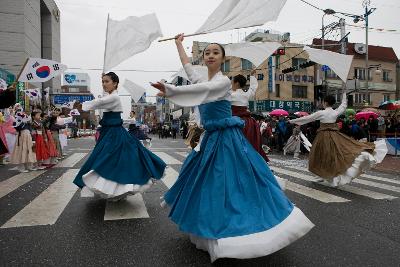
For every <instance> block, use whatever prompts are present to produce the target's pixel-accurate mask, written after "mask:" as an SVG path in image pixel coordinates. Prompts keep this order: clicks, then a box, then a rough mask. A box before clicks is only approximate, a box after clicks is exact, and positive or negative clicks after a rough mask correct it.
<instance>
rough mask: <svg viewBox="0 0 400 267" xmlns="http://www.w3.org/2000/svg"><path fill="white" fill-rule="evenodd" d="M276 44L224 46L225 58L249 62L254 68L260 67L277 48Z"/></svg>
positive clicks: (278, 45)
mask: <svg viewBox="0 0 400 267" xmlns="http://www.w3.org/2000/svg"><path fill="white" fill-rule="evenodd" d="M280 46H281V44H280V43H278V42H265V43H253V42H248V43H236V44H229V45H227V46H225V53H226V55H227V56H234V57H240V58H244V59H247V60H249V61H250V62H251V63H253V64H254V65H255V66H257V67H258V66H260V65H261V63H263V62H264V61H265V60H267V59H268V58H269V57H270V56H271V55H272V54H273V53H274V52H275V51H276V50H277V49H278V48H279V47H280Z"/></svg>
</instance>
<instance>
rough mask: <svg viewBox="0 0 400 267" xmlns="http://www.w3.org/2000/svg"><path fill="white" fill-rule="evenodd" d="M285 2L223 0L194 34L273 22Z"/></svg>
mask: <svg viewBox="0 0 400 267" xmlns="http://www.w3.org/2000/svg"><path fill="white" fill-rule="evenodd" d="M285 3H286V0H224V1H222V3H221V4H220V5H219V6H218V7H217V8H216V9H215V10H214V12H213V13H212V14H211V15H210V16H209V17H208V18H207V20H206V22H205V23H204V24H203V25H202V26H201V27H200V28H199V29H198V30H197V31H196V33H209V32H220V31H226V30H233V29H239V28H245V27H251V26H261V25H263V24H265V23H266V22H268V21H275V20H276V19H277V18H278V16H279V13H280V12H281V10H282V8H283V6H284V5H285Z"/></svg>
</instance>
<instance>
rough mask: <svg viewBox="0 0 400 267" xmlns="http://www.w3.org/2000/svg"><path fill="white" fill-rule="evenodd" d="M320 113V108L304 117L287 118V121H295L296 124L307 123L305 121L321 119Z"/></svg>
mask: <svg viewBox="0 0 400 267" xmlns="http://www.w3.org/2000/svg"><path fill="white" fill-rule="evenodd" d="M322 115H323V114H322V112H321V110H320V111H317V112H315V113H313V114H311V115H308V116H304V117H301V118H297V119H294V120H289V122H290V123H295V124H298V125H303V124H307V123H310V122H313V121H317V120H319V119H321V117H322Z"/></svg>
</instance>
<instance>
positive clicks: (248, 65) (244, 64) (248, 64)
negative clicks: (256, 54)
mask: <svg viewBox="0 0 400 267" xmlns="http://www.w3.org/2000/svg"><path fill="white" fill-rule="evenodd" d="M241 62H242V70H251V69H252V68H253V64H252V63H251V62H250V61H248V60H247V59H244V58H242V59H241Z"/></svg>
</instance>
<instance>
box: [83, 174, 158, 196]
mask: <svg viewBox="0 0 400 267" xmlns="http://www.w3.org/2000/svg"><path fill="white" fill-rule="evenodd" d="M82 180H83V182H84V183H85V186H84V187H83V188H82V191H81V197H91V196H93V195H94V194H96V195H99V196H100V197H102V198H105V199H109V200H118V199H121V198H124V197H125V196H127V195H133V194H136V193H143V192H145V191H146V190H148V189H149V188H150V187H151V186H152V185H153V182H152V180H151V179H150V180H149V181H148V182H147V183H146V184H144V185H137V184H120V183H117V182H114V181H111V180H107V179H106V178H103V177H101V176H100V175H99V174H98V173H96V172H95V171H94V170H91V171H89V172H88V173H86V174H85V175H83V176H82Z"/></svg>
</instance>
